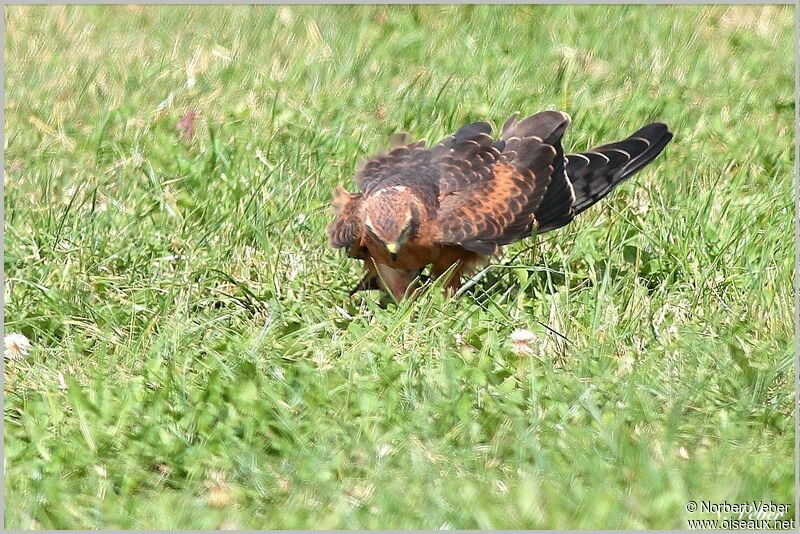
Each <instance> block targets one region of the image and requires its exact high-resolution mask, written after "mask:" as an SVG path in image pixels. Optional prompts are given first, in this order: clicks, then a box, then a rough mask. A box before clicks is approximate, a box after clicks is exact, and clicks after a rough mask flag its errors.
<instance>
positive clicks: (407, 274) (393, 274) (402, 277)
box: [378, 264, 417, 301]
mask: <svg viewBox="0 0 800 534" xmlns="http://www.w3.org/2000/svg"><path fill="white" fill-rule="evenodd" d="M378 271H379V273H380V278H381V283H382V284H385V285H386V286H387V289H388V290H389V291H391V293H392V295H394V298H395V299H396V300H398V301H400V300H402V299H403V297H404V296H405V294H406V291H407V290H408V286H410V285H411V282H413V281H414V278H415V277H416V275H417V273H416V272H415V271H404V270H401V269H392V268H391V267H389V266H386V265H383V264H378Z"/></svg>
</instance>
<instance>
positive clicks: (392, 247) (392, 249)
mask: <svg viewBox="0 0 800 534" xmlns="http://www.w3.org/2000/svg"><path fill="white" fill-rule="evenodd" d="M386 250H387V251H388V252H389V256H391V258H392V261H395V260H397V243H387V244H386Z"/></svg>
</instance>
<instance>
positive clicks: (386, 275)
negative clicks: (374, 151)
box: [328, 111, 672, 300]
mask: <svg viewBox="0 0 800 534" xmlns="http://www.w3.org/2000/svg"><path fill="white" fill-rule="evenodd" d="M517 117H518V114H514V115H513V116H511V117H510V118H509V119H508V120H507V121H506V122H505V124H504V125H503V128H502V130H501V132H500V138H499V139H498V140H495V139H494V138H493V137H492V128H491V126H490V125H489V124H488V123H486V122H476V123H473V124H469V125H467V126H464V127H462V128H461V129H460V130H458V131H457V132H456V133H455V134H453V135H451V136H449V137H447V138H445V139H444V140H442V141H441V142H439V143H437V144H435V145H433V146H430V147H426V146H425V142H424V141H419V142H410V140H409V139H408V137H407V136H404V135H400V136H397V135H396V136H394V137H393V141H392V142H391V143H390V145H391V148H390V149H389V150H388V152H385V153H383V154H379V155H377V156H375V157H373V158H372V159H370V160H369V161H367V162H366V164H365V165H363V167H361V169H360V170H359V171H358V172H357V174H356V178H355V181H356V184H357V185H358V188H359V192H358V193H350V192H348V191H346V190H345V189H344V187H342V186H338V187H337V188H336V189H335V190H334V199H333V204H332V207H333V211H334V213H335V219H334V220H333V222H332V223H331V224H330V225H329V226H328V238H329V242H330V245H331V246H332V247H334V248H344V249H346V251H347V255H348V256H350V257H352V258H358V259H361V260H363V261H364V263H365V267H366V271H367V272H366V274H365V276H364V278H363V279H362V281H361V282H360V283H359V285H358V286H357V287H356V289H354V291H356V290H358V289H384V290H388V291H390V292H391V293H392V294H393V295H394V297H395V298H396V299H397V300H400V299H402V298H403V297H404V296H405V294H406V292H407V290H408V288H409V286H410V284H411V283H412V282H413V281H414V279H415V278H416V277H417V275H418V274H419V273H420V271H421V270H422V269H424V268H425V267H427V266H428V265H430V266H431V277H432V278H437V277H439V276H442V275H443V274H445V273H449V274H448V276H449V279H448V280H446V281H445V288H446V289H448V290H451V291H455V290H457V289H458V288H459V287H460V285H461V280H462V278H463V277H464V276H465V275H468V274H470V273H471V272H472V271H473V270H474V269H475V267H476V266H478V265H481V264H483V263H485V262H486V261H487V260H488V258H489V257H491V256H494V255H495V254H497V253H498V252H499V250H500V247H502V246H503V245H508V244H510V243H514V242H516V241H519V240H521V239H525V238H526V237H529V236H531V235H532V234H533V233H534V232H536V233H538V234H541V233H544V232H549V231H550V230H555V229H556V228H560V227H562V226H564V225H566V224H567V223H569V222H570V221H572V219H573V218H574V217H575V216H576V215H578V214H579V213H581V212H582V211H584V210H586V209H587V208H589V207H590V206H592V205H593V204H595V203H596V202H598V201H599V200H600V199H602V198H603V197H605V196H606V195H607V194H608V193H609V192H610V191H611V190H612V189H613V188H614V187H616V186H617V185H619V184H620V183H621V182H623V181H624V180H626V179H627V178H630V177H631V176H632V175H633V174H634V173H636V172H637V171H639V170H640V169H642V168H643V167H644V166H645V165H647V164H648V163H650V162H651V161H653V159H655V157H656V156H658V154H660V153H661V151H662V150H663V149H664V147H665V146H666V145H667V143H669V141H670V139H672V133H670V131H669V129H668V128H667V126H666V125H665V124H663V123H660V122H655V123H652V124H648V125H647V126H644V127H642V128H640V129H639V130H637V131H636V132H634V133H633V134H632V135H631V136H630V137H628V138H626V139H624V140H622V141H618V142H615V143H611V144H606V145H602V146H599V147H597V148H594V149H592V150H589V151H587V152H581V153H576V154H565V153H564V149H563V148H562V146H561V137H562V135H563V134H564V131H565V130H566V128H567V126H569V124H570V117H569V116H568V115H567V114H565V113H561V112H558V111H544V112H541V113H537V114H535V115H532V116H530V117H527V118H525V119H522V120H517ZM453 266H455V267H453ZM451 267H453V269H452V270H450V269H451Z"/></svg>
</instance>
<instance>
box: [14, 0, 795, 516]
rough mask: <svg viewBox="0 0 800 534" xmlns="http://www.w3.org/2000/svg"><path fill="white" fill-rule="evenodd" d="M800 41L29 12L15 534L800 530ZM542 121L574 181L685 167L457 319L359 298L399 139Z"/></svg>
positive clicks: (213, 13) (404, 20)
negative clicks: (796, 161) (597, 167)
mask: <svg viewBox="0 0 800 534" xmlns="http://www.w3.org/2000/svg"><path fill="white" fill-rule="evenodd" d="M792 22H793V21H792V11H791V7H790V6H783V7H752V6H751V7H744V6H742V7H701V6H691V7H690V6H687V7H666V6H664V7H656V6H652V7H634V6H602V7H600V6H595V7H592V6H584V7H575V6H533V7H525V6H513V7H511V6H483V7H466V6H462V7H446V6H441V7H439V6H437V7H422V6H419V7H379V6H361V7H351V8H346V7H333V6H331V7H319V6H306V7H301V6H293V7H285V8H274V7H269V6H264V7H257V8H251V7H236V8H222V7H188V6H187V7H136V8H127V7H70V8H62V7H44V6H29V7H19V6H14V7H6V10H5V25H6V30H7V33H6V42H5V46H6V52H5V54H6V55H5V61H6V65H5V69H6V70H5V76H6V77H5V95H6V98H5V104H4V105H5V136H6V147H5V169H4V170H5V182H4V183H5V197H4V201H5V263H4V268H5V281H6V283H5V287H4V291H5V293H4V295H5V305H4V311H5V329H6V332H11V331H14V332H21V333H24V334H25V335H26V336H27V337H29V338H30V339H31V341H32V344H33V348H32V350H31V353H30V355H29V357H28V358H27V359H25V360H22V361H20V362H8V361H7V362H6V364H5V436H4V439H5V464H4V475H5V503H6V504H5V526H6V527H7V528H142V529H144V528H193V529H213V528H218V527H239V528H313V527H317V528H379V527H380V528H428V529H435V528H439V527H445V528H555V527H558V528H589V527H592V528H610V529H622V528H624V529H640V528H686V525H687V523H686V520H687V519H694V518H702V517H707V516H704V515H703V514H700V513H696V514H689V513H687V512H686V510H685V505H686V502H687V501H688V500H690V499H692V500H697V501H700V500H710V501H713V502H722V501H728V502H731V503H738V502H744V501H750V500H762V499H763V500H771V501H774V502H776V503H788V502H790V501H792V502H793V492H794V485H793V475H794V471H793V462H792V457H793V447H794V432H793V429H794V418H793V409H792V408H793V402H792V395H793V388H792V383H793V372H792V359H793V356H792V352H793V350H792V341H791V334H792V318H793V314H792V311H793V304H792V302H793V300H792V294H793V293H792V272H793V268H792V264H793V262H792V251H793V248H792V234H793V232H792V214H793V209H792V186H791V172H792V171H791V168H792V137H793V128H792V124H793V111H794V104H793V97H792V92H793V80H792V57H793V54H792V29H791V28H792ZM547 108H557V109H561V110H564V111H566V112H568V113H569V114H570V115H571V116H572V118H573V126H572V127H571V128H570V130H569V131H568V133H567V136H566V147H567V149H568V150H569V149H579V150H580V149H585V148H587V147H588V146H589V145H590V144H593V143H601V142H607V141H612V140H616V139H619V138H622V137H623V136H625V135H628V134H630V133H631V132H632V131H634V130H635V129H636V128H638V127H639V126H641V125H642V124H644V123H646V122H648V121H652V120H663V121H665V122H667V123H668V124H669V125H670V128H671V129H672V130H673V131H674V132H675V139H674V141H673V143H672V144H670V145H669V146H668V148H667V150H666V151H665V153H664V154H663V155H662V156H660V157H659V158H658V160H657V161H656V162H655V163H654V164H653V165H651V166H650V167H648V168H647V169H646V170H645V171H644V172H642V173H641V174H639V175H637V176H636V177H635V178H634V179H633V180H632V181H631V182H629V183H626V184H625V185H624V186H622V187H620V188H618V189H617V190H615V191H614V193H613V194H612V195H611V196H610V197H609V199H608V200H607V201H604V202H603V203H601V204H600V205H598V206H596V207H594V208H592V209H591V210H589V211H588V212H586V213H585V214H583V215H581V216H580V218H579V219H578V220H576V221H575V222H574V223H572V224H571V225H569V226H568V227H566V228H564V229H562V230H559V231H557V232H553V233H551V234H547V235H544V236H541V237H540V238H538V239H531V240H528V241H526V242H524V243H519V244H516V245H513V246H511V247H509V249H508V250H507V252H506V255H505V257H504V258H502V259H500V260H498V261H496V262H495V264H496V265H497V267H494V268H491V269H490V270H489V271H488V273H486V276H485V278H484V279H483V280H482V281H481V282H479V283H478V284H477V285H476V286H475V289H474V291H473V292H471V293H469V294H467V295H465V296H464V297H462V298H459V299H455V300H446V299H444V298H443V297H442V295H441V293H440V291H438V289H437V288H426V289H423V290H422V291H421V292H420V293H419V294H418V295H417V296H416V298H414V299H410V300H408V301H404V302H403V303H401V304H400V305H395V304H394V303H389V304H388V305H387V304H385V305H381V303H380V297H379V295H377V294H374V293H373V294H365V295H360V296H357V297H354V298H348V297H347V294H346V292H347V290H348V289H349V288H350V287H351V286H352V285H353V284H354V283H355V282H356V281H357V280H358V278H359V277H360V272H359V265H358V264H356V263H355V262H352V261H348V260H347V259H346V258H344V257H343V256H342V255H340V254H339V253H336V252H335V251H332V250H330V249H328V248H327V245H326V236H325V226H326V224H327V223H328V221H329V220H330V217H331V215H330V213H329V211H328V204H329V200H330V192H331V190H332V188H333V187H334V185H336V184H337V183H346V184H347V185H348V187H349V188H350V189H351V190H352V189H353V187H354V186H353V185H352V183H351V176H352V175H353V173H354V170H355V168H356V166H357V164H358V163H360V162H361V161H363V160H364V158H366V157H367V156H369V155H370V154H371V153H373V152H375V151H378V150H380V149H382V148H383V147H384V146H385V143H386V140H387V139H388V137H389V135H390V134H392V133H393V132H395V131H398V130H406V131H409V132H411V133H412V134H413V135H415V136H418V137H424V138H427V139H429V140H437V139H439V138H441V137H444V136H445V135H447V134H449V133H451V132H452V131H454V130H455V129H456V128H458V127H459V126H460V125H462V124H464V123H466V122H468V121H473V120H490V121H492V122H493V123H494V124H496V125H497V124H502V121H503V120H504V119H505V118H506V117H507V116H508V115H509V114H510V113H511V112H512V111H521V112H523V113H533V112H535V111H539V110H541V109H547ZM190 110H196V111H197V123H196V126H197V127H196V133H195V136H194V138H193V139H190V140H189V139H184V138H182V137H181V135H180V133H179V131H178V130H177V129H176V123H177V122H178V121H179V119H180V118H181V117H182V116H184V115H185V114H186V113H187V112H188V111H190ZM543 325H546V326H547V328H545V327H544V326H543ZM516 328H528V329H531V330H533V331H534V332H535V333H536V334H537V336H538V337H537V342H536V344H535V346H534V353H533V355H531V356H530V357H527V358H526V357H522V358H520V357H517V356H515V355H514V354H512V352H511V351H510V350H509V341H508V338H509V335H510V333H511V332H512V331H513V330H514V329H516ZM549 329H552V330H553V331H556V332H558V333H559V334H561V335H563V336H564V337H565V338H567V339H568V341H565V340H564V339H563V338H561V337H559V336H558V335H556V334H554V333H553V332H551V330H549ZM793 513H794V510H793V509H792V511H791V512H790V514H792V515H793Z"/></svg>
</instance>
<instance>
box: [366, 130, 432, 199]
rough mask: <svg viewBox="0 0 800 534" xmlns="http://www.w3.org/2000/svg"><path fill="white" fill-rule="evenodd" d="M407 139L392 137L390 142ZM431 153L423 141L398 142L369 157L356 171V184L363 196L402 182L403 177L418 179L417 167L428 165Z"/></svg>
mask: <svg viewBox="0 0 800 534" xmlns="http://www.w3.org/2000/svg"><path fill="white" fill-rule="evenodd" d="M405 141H407V139H402V140H401V139H399V138H398V139H395V138H393V139H392V144H395V143H398V142H400V143H402V142H405ZM430 159H431V153H430V151H429V150H427V149H426V148H425V141H418V142H416V143H407V144H400V145H399V146H394V148H392V149H390V150H389V151H388V152H385V153H383V154H378V155H377V156H373V157H372V158H371V159H369V160H368V161H367V162H366V163H364V165H363V166H362V167H361V168H360V169H359V170H358V172H357V173H356V178H355V180H356V185H358V187H359V189H361V192H362V193H364V195H365V196H368V195H370V194H371V193H372V192H374V191H377V190H379V189H382V188H384V187H389V186H392V185H399V184H401V183H403V180H404V179H406V180H407V179H412V180H415V179H418V178H415V177H419V175H420V173H419V169H420V168H423V167H426V166H428V165H429V163H430Z"/></svg>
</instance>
